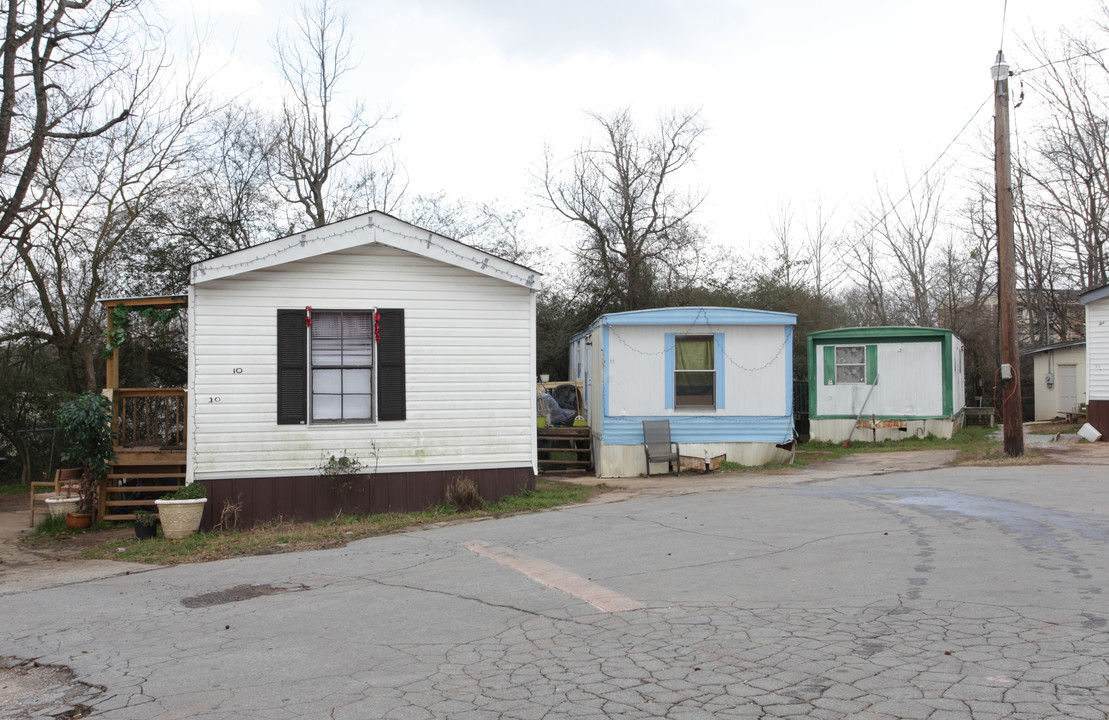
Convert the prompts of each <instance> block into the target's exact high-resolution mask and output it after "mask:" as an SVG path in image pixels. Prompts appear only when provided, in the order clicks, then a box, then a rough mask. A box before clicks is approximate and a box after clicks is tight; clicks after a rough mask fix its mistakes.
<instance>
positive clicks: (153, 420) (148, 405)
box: [113, 388, 186, 447]
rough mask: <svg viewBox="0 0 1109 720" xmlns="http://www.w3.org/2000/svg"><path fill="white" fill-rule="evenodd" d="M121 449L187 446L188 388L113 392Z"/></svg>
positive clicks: (115, 419)
mask: <svg viewBox="0 0 1109 720" xmlns="http://www.w3.org/2000/svg"><path fill="white" fill-rule="evenodd" d="M113 397H114V399H113V404H114V408H115V415H114V417H113V425H114V427H113V430H115V431H116V433H117V435H116V446H117V447H183V446H184V445H185V409H186V408H185V402H186V399H185V389H184V388H118V389H116V390H115V391H114V393H113Z"/></svg>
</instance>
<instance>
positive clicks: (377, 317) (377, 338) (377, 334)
mask: <svg viewBox="0 0 1109 720" xmlns="http://www.w3.org/2000/svg"><path fill="white" fill-rule="evenodd" d="M374 342H375V343H379V342H381V313H379V312H378V311H377V310H374Z"/></svg>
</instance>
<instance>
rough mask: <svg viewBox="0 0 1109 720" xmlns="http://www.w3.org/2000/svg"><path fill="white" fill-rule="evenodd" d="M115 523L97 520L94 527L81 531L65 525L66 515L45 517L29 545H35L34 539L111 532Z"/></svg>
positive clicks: (34, 531)
mask: <svg viewBox="0 0 1109 720" xmlns="http://www.w3.org/2000/svg"><path fill="white" fill-rule="evenodd" d="M115 527H116V525H115V523H110V522H108V521H106V520H97V521H96V522H94V523H93V524H92V525H90V526H88V527H87V528H83V529H81V530H70V529H69V528H68V527H66V524H65V515H58V516H54V515H47V516H46V517H44V518H43V519H42V520H41V521H40V522H39V524H38V525H36V526H35V529H34V530H32V531H31V538H32V539H31V540H29V541H28V542H29V544H31V545H34V544H35V543H34V538H38V539H40V540H46V539H49V538H54V537H57V536H59V535H84V534H85V533H90V532H100V531H101V530H111V529H113V528H115Z"/></svg>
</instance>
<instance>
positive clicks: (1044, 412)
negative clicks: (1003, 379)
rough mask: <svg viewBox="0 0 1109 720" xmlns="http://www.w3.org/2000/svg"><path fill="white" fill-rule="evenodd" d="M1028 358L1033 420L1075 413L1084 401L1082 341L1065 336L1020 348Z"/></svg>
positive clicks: (1084, 348) (1084, 349)
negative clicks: (1048, 342) (1030, 361)
mask: <svg viewBox="0 0 1109 720" xmlns="http://www.w3.org/2000/svg"><path fill="white" fill-rule="evenodd" d="M1020 354H1021V356H1022V357H1023V356H1030V357H1031V358H1032V387H1033V393H1034V395H1035V399H1036V410H1035V419H1036V420H1054V419H1055V418H1057V417H1066V416H1067V415H1074V414H1076V413H1078V410H1079V407H1080V406H1082V405H1085V404H1086V341H1085V340H1067V341H1065V342H1057V343H1052V344H1051V345H1044V346H1042V347H1037V348H1029V349H1027V350H1021V351H1020Z"/></svg>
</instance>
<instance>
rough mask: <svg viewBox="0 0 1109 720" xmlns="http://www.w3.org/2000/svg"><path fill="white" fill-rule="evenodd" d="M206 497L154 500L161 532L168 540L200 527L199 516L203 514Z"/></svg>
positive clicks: (191, 532) (190, 533)
mask: <svg viewBox="0 0 1109 720" xmlns="http://www.w3.org/2000/svg"><path fill="white" fill-rule="evenodd" d="M206 502H208V498H200V499H199V500H155V501H154V504H155V505H157V506H158V520H159V521H161V523H162V534H163V535H165V536H166V538H167V539H168V540H180V539H181V538H187V537H188V536H190V535H192V534H193V533H194V532H196V531H197V530H198V529H200V518H201V516H203V515H204V503H206Z"/></svg>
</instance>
